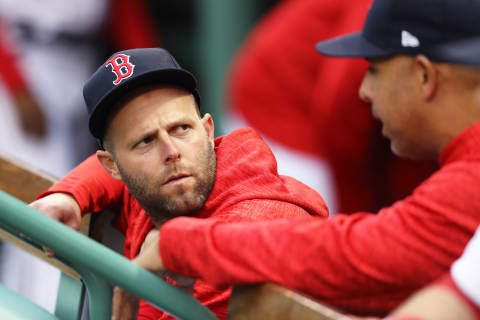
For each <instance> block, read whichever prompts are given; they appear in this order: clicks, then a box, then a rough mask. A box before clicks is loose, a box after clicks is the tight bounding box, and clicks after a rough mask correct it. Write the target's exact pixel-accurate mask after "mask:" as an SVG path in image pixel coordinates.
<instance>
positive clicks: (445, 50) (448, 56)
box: [432, 37, 480, 66]
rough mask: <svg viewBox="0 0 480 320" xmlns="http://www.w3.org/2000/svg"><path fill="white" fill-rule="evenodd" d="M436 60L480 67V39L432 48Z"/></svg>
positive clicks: (465, 40)
mask: <svg viewBox="0 0 480 320" xmlns="http://www.w3.org/2000/svg"><path fill="white" fill-rule="evenodd" d="M432 57H433V58H434V59H435V60H440V61H448V62H453V63H459V64H466V65H472V66H480V37H475V38H469V39H462V40H458V41H455V42H449V43H445V44H442V45H439V46H437V47H434V48H432Z"/></svg>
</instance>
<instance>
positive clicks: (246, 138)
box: [39, 129, 328, 319]
mask: <svg viewBox="0 0 480 320" xmlns="http://www.w3.org/2000/svg"><path fill="white" fill-rule="evenodd" d="M215 153H216V156H217V170H216V178H215V185H214V187H213V190H212V192H211V194H210V196H209V197H208V199H207V201H206V203H205V206H204V208H203V209H202V210H200V211H199V212H197V213H196V214H195V215H194V216H195V217H196V218H215V219H214V220H221V221H229V222H239V221H254V220H274V219H280V218H288V219H290V218H303V219H309V217H310V215H313V216H317V217H327V216H328V210H327V207H326V205H325V203H324V202H323V199H322V198H321V197H320V195H319V194H318V193H317V192H315V191H314V190H312V189H310V188H309V187H307V186H306V185H304V184H302V183H301V182H299V181H297V180H295V179H293V178H290V177H287V176H280V175H278V173H277V165H276V161H275V158H274V156H273V154H272V152H271V151H270V149H269V148H268V146H267V145H266V144H265V143H264V142H263V140H262V139H261V138H260V137H259V136H258V135H257V134H256V133H255V132H254V131H253V130H251V129H240V130H236V131H234V132H232V133H231V134H229V135H226V136H223V137H219V138H216V139H215ZM54 192H65V193H69V194H71V195H72V196H73V197H75V199H76V200H77V202H78V203H79V205H80V208H81V210H82V212H98V211H101V210H103V209H105V208H106V207H108V206H111V205H112V204H120V214H119V216H118V217H117V220H116V226H117V227H118V228H119V229H120V230H121V231H122V232H123V233H124V234H125V235H126V239H125V246H124V254H125V256H126V257H127V258H129V259H133V258H135V257H136V256H137V254H138V253H139V250H140V247H141V245H142V243H143V241H144V239H145V236H146V235H147V233H148V232H149V231H150V230H151V229H152V228H153V225H152V222H151V221H150V218H149V217H148V215H147V213H146V212H145V211H144V210H143V209H142V208H141V207H140V205H139V203H138V202H137V201H136V200H135V199H134V198H133V197H132V196H131V195H130V194H129V192H128V190H127V188H126V186H125V185H124V184H123V182H119V181H117V180H114V179H113V178H111V177H110V176H109V175H108V174H107V173H106V172H105V170H104V169H103V168H102V167H101V165H100V163H99V162H98V161H97V159H96V157H95V156H91V157H90V158H88V159H87V160H86V161H84V162H83V163H82V164H80V165H79V166H78V167H77V168H75V169H74V170H73V171H71V172H70V173H69V174H68V175H66V176H65V177H64V178H63V179H61V180H60V181H59V182H57V183H56V184H55V185H54V186H52V187H51V188H50V189H49V190H48V191H47V192H45V193H42V194H41V195H40V196H39V198H40V197H43V196H46V195H48V194H50V193H54ZM179 241H180V242H190V239H189V238H182V239H179ZM179 254H180V255H182V254H181V253H180V252H179ZM184 257H185V256H184ZM230 293H231V290H230V289H229V288H227V289H225V288H223V289H222V290H218V289H215V288H214V287H213V286H212V285H210V284H208V283H207V282H204V281H197V282H196V283H195V286H194V296H195V297H196V298H197V299H198V300H199V301H200V302H202V303H203V304H204V305H205V306H207V307H209V308H210V310H212V311H213V312H214V313H215V314H216V315H217V316H218V317H219V318H220V319H225V318H226V312H227V306H228V299H229V297H230ZM169 318H171V317H169V316H168V315H167V314H165V313H163V312H161V311H159V310H157V309H155V308H153V307H152V306H150V305H148V304H147V303H145V302H142V303H141V305H140V310H139V319H169Z"/></svg>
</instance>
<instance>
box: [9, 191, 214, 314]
mask: <svg viewBox="0 0 480 320" xmlns="http://www.w3.org/2000/svg"><path fill="white" fill-rule="evenodd" d="M0 227H2V228H4V229H6V230H8V231H9V232H14V233H15V235H16V236H21V237H23V238H25V237H26V238H27V240H30V241H33V242H34V243H37V245H38V244H44V245H45V246H47V247H49V248H51V249H52V250H53V251H55V257H56V259H58V260H60V261H62V262H63V263H66V264H68V265H70V266H71V267H72V268H73V269H75V270H76V271H77V272H78V273H79V274H80V275H81V277H82V280H83V281H84V283H85V285H86V287H87V290H88V292H89V297H90V300H89V302H90V317H91V319H92V320H97V319H98V320H102V319H110V315H111V292H110V290H109V285H108V284H112V285H118V286H120V287H122V288H124V289H125V290H127V291H129V292H131V293H133V294H135V295H136V296H138V297H139V298H142V299H144V300H146V301H148V302H150V303H151V304H153V305H155V306H157V307H158V308H160V309H162V310H164V311H166V312H168V313H169V314H171V315H173V316H174V317H177V318H179V319H187V320H188V319H192V320H193V319H195V320H202V319H217V318H216V317H215V316H214V315H213V313H211V311H209V310H208V309H207V308H205V307H204V306H203V305H201V304H200V302H198V301H197V300H195V299H194V298H193V297H191V296H189V295H188V294H187V293H185V292H183V291H182V290H180V289H178V288H175V287H174V286H172V285H170V284H168V283H166V282H165V281H163V280H161V279H160V278H158V277H157V276H155V275H154V274H152V273H151V272H148V271H147V270H145V269H143V268H141V267H139V266H137V265H135V264H134V263H132V262H131V261H129V260H127V259H126V258H124V257H122V256H121V255H119V254H118V253H116V252H114V251H112V250H110V249H109V248H107V247H105V246H103V245H101V244H99V243H97V242H95V241H94V240H92V239H90V238H88V237H86V236H84V235H82V234H81V233H79V232H76V231H74V230H72V229H70V228H69V227H67V226H65V225H63V224H61V223H59V222H57V221H55V220H53V219H50V218H48V217H46V216H44V215H43V214H41V213H39V212H37V211H36V210H34V209H33V208H30V207H28V206H27V205H26V204H25V203H24V202H22V201H20V200H18V199H16V198H14V197H12V196H10V195H8V194H6V193H4V192H2V191H0ZM0 298H1V297H0Z"/></svg>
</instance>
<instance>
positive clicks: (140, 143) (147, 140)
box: [136, 136, 153, 147]
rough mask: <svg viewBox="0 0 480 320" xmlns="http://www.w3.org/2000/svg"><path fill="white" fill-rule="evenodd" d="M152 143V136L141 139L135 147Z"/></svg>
mask: <svg viewBox="0 0 480 320" xmlns="http://www.w3.org/2000/svg"><path fill="white" fill-rule="evenodd" d="M152 141H153V136H149V137H146V138H143V139H142V140H141V141H140V142H138V143H137V145H136V146H137V147H142V146H146V145H148V144H149V143H151V142H152Z"/></svg>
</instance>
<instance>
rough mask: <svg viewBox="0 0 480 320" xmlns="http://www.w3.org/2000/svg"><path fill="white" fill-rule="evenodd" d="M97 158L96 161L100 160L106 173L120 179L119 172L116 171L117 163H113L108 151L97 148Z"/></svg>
mask: <svg viewBox="0 0 480 320" xmlns="http://www.w3.org/2000/svg"><path fill="white" fill-rule="evenodd" d="M97 159H98V161H100V163H101V164H102V166H103V168H104V169H105V171H107V172H108V174H109V175H111V176H112V178H114V179H115V180H122V177H121V176H120V172H119V171H118V167H117V164H116V163H115V160H114V159H113V155H112V154H111V153H110V152H108V151H104V150H97Z"/></svg>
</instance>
